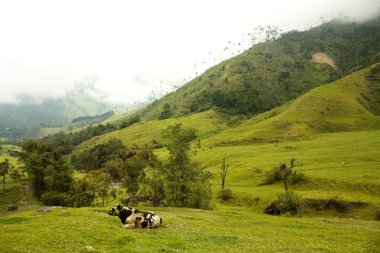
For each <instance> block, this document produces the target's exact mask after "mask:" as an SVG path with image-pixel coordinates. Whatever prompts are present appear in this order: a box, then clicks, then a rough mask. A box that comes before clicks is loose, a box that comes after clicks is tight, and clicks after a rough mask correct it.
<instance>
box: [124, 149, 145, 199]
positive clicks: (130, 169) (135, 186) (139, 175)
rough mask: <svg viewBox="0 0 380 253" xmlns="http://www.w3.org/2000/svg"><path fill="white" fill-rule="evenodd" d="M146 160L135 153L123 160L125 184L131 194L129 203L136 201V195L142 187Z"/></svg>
mask: <svg viewBox="0 0 380 253" xmlns="http://www.w3.org/2000/svg"><path fill="white" fill-rule="evenodd" d="M145 167H146V163H145V161H144V160H143V159H142V157H141V156H139V155H133V156H131V157H128V158H126V159H125V160H123V161H122V167H121V173H122V175H123V182H122V183H123V185H124V187H125V188H126V189H127V193H128V194H129V203H128V205H134V204H135V203H136V195H137V192H138V190H139V189H140V182H141V181H142V179H143V178H144V176H145V173H144V168H145Z"/></svg>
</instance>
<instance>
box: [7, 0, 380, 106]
mask: <svg viewBox="0 0 380 253" xmlns="http://www.w3.org/2000/svg"><path fill="white" fill-rule="evenodd" d="M379 5H380V4H379V3H378V1H377V0H361V1H356V0H336V1H331V0H309V1H302V0H293V1H281V0H278V1H276V0H267V1H253V0H251V1H249V0H246V1H245V0H235V1H216V0H215V1H213V0H209V1H200V0H196V1H194V0H193V1H175V0H161V1H154V0H152V1H148V0H143V1H105V0H104V1H96V0H81V1H52V0H46V1H38V0H37V1H27V0H26V1H18V0H14V1H1V2H0V32H1V39H0V88H1V92H0V101H14V99H15V97H16V96H17V94H21V93H24V94H29V95H31V96H40V97H41V96H59V95H61V94H63V93H64V92H65V91H66V90H67V89H68V88H69V87H73V85H74V84H75V83H76V82H78V81H80V80H82V79H83V78H84V77H86V76H90V75H93V74H95V75H97V76H98V77H99V80H98V81H97V88H99V89H101V90H103V91H104V92H106V93H108V94H109V96H110V98H112V99H115V100H118V101H123V102H125V101H131V100H134V99H136V98H141V97H145V96H147V95H148V94H149V92H150V90H151V89H152V87H154V86H157V85H159V83H160V81H163V82H164V83H167V82H174V81H175V80H183V79H184V78H186V79H188V78H189V77H192V76H194V72H195V71H196V70H197V71H200V70H201V69H202V68H203V65H205V66H208V64H209V61H210V62H213V59H212V58H213V57H210V55H209V52H212V53H213V55H217V58H218V57H219V54H220V53H221V52H222V51H223V50H222V49H223V48H224V47H225V45H226V44H227V42H228V41H233V42H238V41H239V40H241V39H242V34H243V33H248V32H250V31H251V30H252V29H253V28H254V27H255V26H257V25H278V26H280V27H281V28H283V29H284V30H290V29H305V28H307V27H309V26H310V25H316V24H317V22H318V21H319V17H321V15H324V16H325V17H329V16H332V15H337V13H344V14H347V15H350V16H353V17H356V18H363V17H365V16H368V15H373V14H374V13H376V12H378V7H379ZM209 58H211V59H210V60H209ZM203 61H204V62H205V63H202V62H203ZM195 63H197V66H196V67H195V66H194V64H195Z"/></svg>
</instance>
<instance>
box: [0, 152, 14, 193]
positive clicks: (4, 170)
mask: <svg viewBox="0 0 380 253" xmlns="http://www.w3.org/2000/svg"><path fill="white" fill-rule="evenodd" d="M13 169H14V167H13V165H12V164H11V163H10V162H9V160H8V159H7V158H5V159H4V162H2V163H0V177H1V182H2V184H3V192H5V180H6V179H7V177H8V176H9V174H10V173H11V171H12V170H13Z"/></svg>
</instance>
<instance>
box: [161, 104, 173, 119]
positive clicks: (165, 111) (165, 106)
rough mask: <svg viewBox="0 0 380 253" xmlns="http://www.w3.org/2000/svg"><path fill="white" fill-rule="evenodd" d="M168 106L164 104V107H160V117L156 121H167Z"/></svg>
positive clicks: (168, 115) (168, 114)
mask: <svg viewBox="0 0 380 253" xmlns="http://www.w3.org/2000/svg"><path fill="white" fill-rule="evenodd" d="M170 114H171V112H170V104H168V103H166V104H164V106H163V107H162V111H161V113H160V116H159V117H158V119H167V118H169V117H170Z"/></svg>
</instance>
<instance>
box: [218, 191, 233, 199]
mask: <svg viewBox="0 0 380 253" xmlns="http://www.w3.org/2000/svg"><path fill="white" fill-rule="evenodd" d="M218 199H219V200H220V201H228V200H230V199H232V191H231V190H230V189H222V190H220V191H218Z"/></svg>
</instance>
